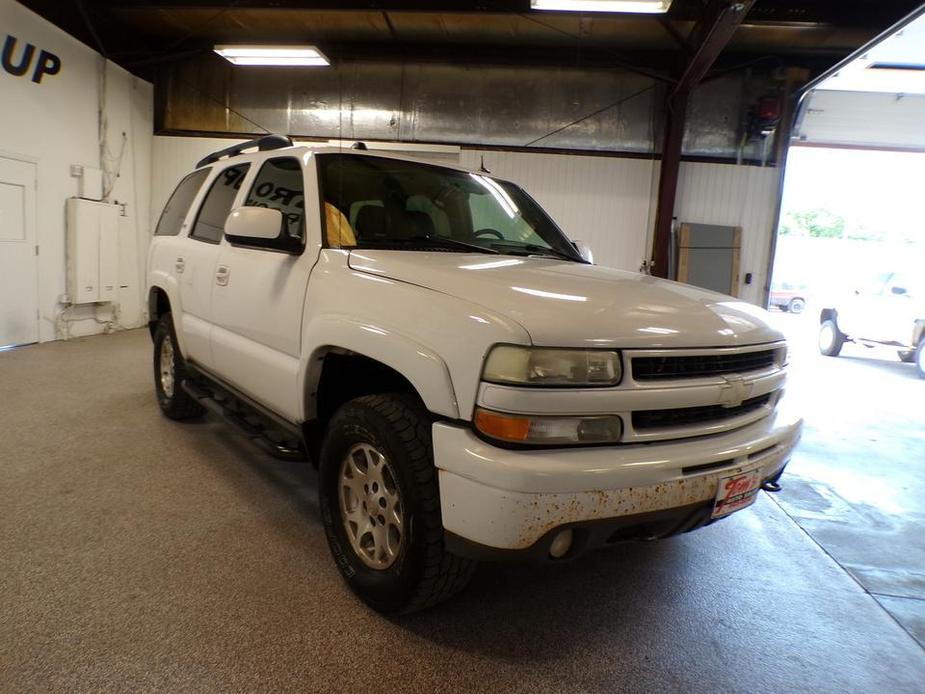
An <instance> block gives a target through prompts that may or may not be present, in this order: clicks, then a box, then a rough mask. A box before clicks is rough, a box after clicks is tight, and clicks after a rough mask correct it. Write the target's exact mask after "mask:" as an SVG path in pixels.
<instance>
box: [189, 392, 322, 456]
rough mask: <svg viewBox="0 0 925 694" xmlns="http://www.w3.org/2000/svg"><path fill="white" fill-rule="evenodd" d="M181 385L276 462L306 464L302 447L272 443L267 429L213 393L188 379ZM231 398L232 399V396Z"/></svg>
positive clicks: (305, 454)
mask: <svg viewBox="0 0 925 694" xmlns="http://www.w3.org/2000/svg"><path fill="white" fill-rule="evenodd" d="M181 385H182V387H183V390H185V391H186V392H187V393H189V395H190V396H191V397H193V398H195V399H196V401H197V402H198V403H199V404H200V405H202V406H203V407H205V408H206V409H207V410H209V411H210V412H213V413H215V414H217V415H218V416H219V417H221V418H222V419H224V420H226V421H227V422H229V423H231V424H233V425H234V426H236V427H237V428H238V429H239V430H240V431H241V432H242V433H244V435H245V436H247V438H248V439H249V440H250V441H251V443H253V444H254V445H255V446H257V447H258V448H260V449H261V450H262V451H264V452H265V453H268V454H269V455H271V456H273V457H274V458H276V459H278V460H285V461H288V462H291V463H305V462H308V459H309V458H308V454H307V453H306V452H305V449H304V448H303V447H301V446H298V447H295V448H293V447H290V446H286V445H283V444H281V443H278V442H276V441H273V440H272V439H271V438H270V437H269V436H268V432H267V428H268V427H265V426H263V425H261V424H254V423H252V422H248V421H247V419H245V418H244V417H243V416H242V415H241V413H239V412H235V411H234V410H232V409H231V408H229V407H226V406H225V405H223V404H222V403H220V402H219V401H218V400H216V399H215V396H214V395H213V393H211V392H209V390H207V389H206V388H204V387H202V386H200V385H199V384H197V383H194V382H193V381H191V380H189V379H184V380H183V383H182V384H181ZM232 397H233V398H234V396H232ZM234 399H235V400H236V401H237V402H238V403H241V404H244V405H247V403H246V402H243V401H242V400H241V399H240V398H234ZM254 414H255V416H256V417H258V418H259V417H260V413H259V412H257V411H256V410H254ZM290 433H291V432H290Z"/></svg>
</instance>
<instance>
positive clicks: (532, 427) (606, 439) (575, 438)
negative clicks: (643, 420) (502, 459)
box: [475, 407, 623, 444]
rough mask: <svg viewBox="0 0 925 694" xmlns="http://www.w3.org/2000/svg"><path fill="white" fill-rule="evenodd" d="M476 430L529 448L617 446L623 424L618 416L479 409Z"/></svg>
mask: <svg viewBox="0 0 925 694" xmlns="http://www.w3.org/2000/svg"><path fill="white" fill-rule="evenodd" d="M475 428H476V429H478V430H479V431H480V432H482V433H483V434H485V435H486V436H489V437H491V438H493V439H498V440H499V441H506V442H508V443H526V444H570V443H584V444H589V443H616V442H618V441H619V440H620V437H621V436H622V435H623V421H622V420H621V419H620V418H619V417H617V416H616V415H604V416H591V417H537V416H534V415H515V414H506V413H502V412H493V411H491V410H483V409H482V408H481V407H477V408H476V409H475Z"/></svg>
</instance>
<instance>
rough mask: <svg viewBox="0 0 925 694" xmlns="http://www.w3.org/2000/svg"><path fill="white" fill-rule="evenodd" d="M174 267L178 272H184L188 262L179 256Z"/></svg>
mask: <svg viewBox="0 0 925 694" xmlns="http://www.w3.org/2000/svg"><path fill="white" fill-rule="evenodd" d="M173 267H174V269H175V270H176V271H177V274H183V269H184V268H185V267H186V262H185V261H184V260H183V258H177V262H175V263H174V265H173Z"/></svg>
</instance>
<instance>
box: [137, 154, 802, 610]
mask: <svg viewBox="0 0 925 694" xmlns="http://www.w3.org/2000/svg"><path fill="white" fill-rule="evenodd" d="M253 148H256V150H257V151H254V152H251V153H245V150H248V149H253ZM581 247H582V246H581V244H579V243H578V242H575V243H573V242H571V241H569V239H568V238H566V236H565V235H564V234H563V233H562V231H561V230H560V229H559V228H558V227H557V226H556V225H555V223H554V222H553V221H552V220H551V219H550V218H549V217H548V216H547V215H546V213H545V212H544V211H543V210H542V209H541V208H540V207H539V205H537V203H536V202H534V201H533V199H532V198H530V197H529V196H528V195H527V194H526V193H525V192H524V191H523V190H522V189H521V188H519V187H517V186H516V185H514V184H512V183H508V182H506V181H502V180H499V179H496V178H492V177H491V176H489V175H486V174H484V173H481V172H476V171H468V170H465V169H461V168H458V167H453V166H444V165H435V164H433V163H426V162H421V161H416V160H413V159H409V158H406V157H398V156H390V155H386V154H379V153H372V152H369V151H363V149H337V148H311V147H302V146H300V147H293V146H291V143H290V142H289V141H288V140H287V139H286V138H282V137H280V136H270V137H266V138H262V139H260V140H256V141H253V142H248V143H244V144H242V145H240V146H239V147H234V148H230V149H229V150H225V151H222V152H218V153H216V154H214V155H211V156H210V157H207V158H206V159H205V160H203V161H202V162H200V164H199V166H198V168H197V169H196V170H195V171H193V172H192V173H191V174H189V175H188V176H187V177H186V178H184V179H183V180H182V181H181V182H180V184H179V186H178V187H177V189H176V191H175V192H174V194H173V196H172V197H171V198H170V200H169V202H168V203H167V206H166V208H165V210H164V212H163V214H162V216H161V219H160V222H159V223H158V226H157V231H156V235H155V237H154V239H153V241H152V243H151V248H150V252H149V258H148V283H149V287H150V299H149V311H150V321H151V322H150V325H151V333H152V336H153V338H154V375H155V385H156V390H157V397H158V401H159V402H160V406H161V408H162V410H163V412H164V413H165V414H166V415H167V416H168V417H171V418H175V419H183V418H186V417H192V416H195V415H199V414H201V413H202V411H203V408H204V407H207V408H210V409H212V410H214V411H216V412H218V413H219V414H221V415H223V416H224V417H226V418H227V419H229V420H230V421H232V422H233V423H235V424H237V425H239V426H241V427H242V428H243V429H244V430H245V431H247V432H248V433H249V434H250V435H251V436H252V437H253V439H254V440H255V441H256V442H258V443H260V444H262V445H264V446H265V447H266V448H267V449H268V450H270V451H271V452H272V453H274V454H275V455H278V456H281V457H286V458H290V459H292V458H297V459H306V460H311V461H313V462H314V463H316V464H317V465H318V467H319V473H320V474H319V494H320V500H321V508H322V515H323V518H324V524H325V528H326V532H327V536H328V541H329V544H330V548H331V552H332V554H333V555H334V559H335V561H336V563H337V566H338V567H339V569H340V570H341V572H342V574H343V576H344V578H345V579H346V581H347V582H348V583H349V585H350V586H351V588H353V590H355V591H356V592H357V594H359V596H360V597H361V598H362V599H363V600H365V601H366V602H368V603H369V604H370V605H372V606H373V607H375V608H376V609H378V610H381V611H383V612H389V613H394V612H407V611H412V610H415V609H420V608H422V607H425V606H427V605H431V604H433V603H435V602H438V601H439V600H441V599H444V598H446V597H447V596H449V595H451V594H452V593H454V592H455V591H457V590H459V589H460V588H461V587H462V586H463V585H464V584H465V582H466V580H467V579H468V577H469V575H470V573H471V569H472V567H473V565H474V561H475V560H477V559H482V558H495V559H497V558H514V559H516V558H527V559H534V560H538V561H563V560H567V559H570V558H572V557H575V556H577V555H579V554H580V553H581V552H583V551H584V550H586V549H589V548H593V547H602V546H607V545H611V544H614V543H617V542H619V541H622V540H631V539H654V538H662V537H667V536H669V535H673V534H676V533H681V532H686V531H689V530H692V529H695V528H698V527H700V526H703V525H706V524H709V523H711V522H713V521H714V520H716V519H718V518H721V517H724V516H726V515H728V514H730V513H732V512H733V511H736V510H738V509H741V508H743V507H745V506H748V505H749V504H750V503H751V502H752V501H753V500H754V499H755V496H756V494H757V492H758V490H759V489H760V488H761V487H762V486H764V487H766V488H773V487H775V486H776V480H777V478H778V477H779V476H780V474H781V472H782V471H783V469H784V466H785V465H786V463H787V461H788V460H789V458H790V454H791V451H792V449H793V447H794V445H795V444H796V442H797V440H798V437H799V434H800V428H801V424H802V422H801V419H800V418H799V416H797V415H795V414H794V413H793V412H792V410H791V409H790V408H789V407H787V406H786V404H785V398H784V381H785V377H786V362H787V348H786V345H785V343H784V340H783V338H782V336H781V335H780V333H778V332H777V331H775V330H773V329H772V328H770V327H769V326H768V324H767V323H766V322H765V317H766V313H765V311H763V310H762V309H759V308H756V307H755V306H752V305H750V304H746V303H743V302H740V301H736V300H735V299H732V298H730V297H726V296H722V295H720V294H714V293H712V292H706V291H702V290H700V289H696V288H694V287H690V286H686V285H682V284H676V283H674V282H667V281H663V280H659V279H655V278H652V277H647V276H643V275H638V274H634V273H630V272H622V271H617V270H612V269H607V268H603V267H598V266H595V265H592V264H591V263H590V262H588V260H586V259H585V258H584V257H583V256H582V254H581V253H580V252H579V250H578V249H579V248H581Z"/></svg>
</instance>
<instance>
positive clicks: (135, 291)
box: [0, 0, 153, 341]
mask: <svg viewBox="0 0 925 694" xmlns="http://www.w3.org/2000/svg"><path fill="white" fill-rule="evenodd" d="M0 26H2V27H3V31H4V34H9V35H11V36H15V37H16V38H17V44H16V52H15V54H14V55H15V60H16V61H17V62H18V61H19V60H20V59H21V56H22V55H23V51H24V50H25V45H26V44H27V43H28V44H32V45H33V46H34V56H35V57H34V58H33V62H32V65H33V66H34V65H35V61H36V60H37V58H38V55H39V52H40V51H42V50H44V51H48V52H50V53H53V54H54V55H56V56H58V57H59V58H60V60H61V69H60V72H58V74H54V75H45V76H44V77H43V78H42V79H41V81H40V82H38V83H36V82H34V81H32V79H31V77H32V75H33V71H32V69H30V70H29V71H27V72H26V74H24V75H23V76H20V77H17V76H14V75H11V74H9V73H8V72H7V71H5V70H2V69H0V152H3V153H4V154H6V155H7V156H10V157H12V158H21V159H24V160H26V161H34V162H36V164H37V167H36V169H37V178H38V181H37V189H36V230H37V243H38V245H39V261H38V268H39V270H38V271H39V313H40V323H39V339H40V340H42V341H46V340H53V339H55V337H56V328H57V327H58V326H59V320H58V319H59V315H60V313H61V310H62V308H63V306H62V305H61V304H60V303H59V298H60V296H61V295H62V294H63V293H65V291H66V286H65V283H66V277H65V255H66V250H65V238H66V235H65V200H67V199H68V198H69V197H72V196H76V195H80V194H85V195H86V194H88V193H89V190H90V187H91V186H89V185H87V186H83V185H82V184H81V180H80V179H79V178H75V177H72V176H71V174H70V167H71V165H72V164H78V165H81V166H83V167H84V171H85V172H86V173H87V176H88V179H89V177H90V175H91V174H92V172H93V171H94V170H97V169H99V168H100V148H99V121H98V109H99V104H100V99H99V92H100V70H101V68H102V65H103V59H102V57H101V56H100V55H99V54H98V53H96V52H95V51H93V50H92V49H91V48H89V47H87V46H85V45H84V44H82V43H81V42H79V41H77V40H76V39H74V38H73V37H71V36H69V35H68V34H66V33H65V32H64V31H62V30H60V29H58V28H57V27H55V26H54V25H53V24H51V23H50V22H48V21H46V20H44V19H42V18H41V17H39V16H38V15H37V14H35V13H33V12H31V11H30V10H28V9H26V8H25V7H24V6H22V5H20V4H19V3H17V2H14V1H13V0H0ZM152 93H153V88H152V86H151V84H149V83H148V82H145V81H143V80H140V79H138V78H136V77H133V76H132V75H131V74H129V73H128V72H126V71H125V70H123V69H122V68H120V67H118V66H116V65H115V64H114V63H108V64H107V78H106V93H105V103H106V106H105V112H104V116H105V118H106V120H107V121H108V131H107V141H106V145H107V152H108V155H109V157H110V161H109V162H108V166H109V168H110V169H111V170H112V171H113V172H115V170H116V169H118V172H119V176H118V178H116V179H115V181H114V185H113V190H112V195H111V199H113V200H118V201H119V202H120V203H125V205H126V208H125V213H126V217H127V222H125V223H124V224H123V225H122V226H120V233H122V230H124V231H125V232H126V233H129V234H133V235H134V236H135V239H134V241H136V243H135V244H134V246H135V247H136V248H140V249H146V248H147V239H148V238H149V228H148V222H149V218H150V214H149V209H148V208H149V193H150V186H149V175H148V172H149V171H150V168H151V140H152V138H153V106H152V104H153V97H152ZM123 133H124V134H125V138H124V140H123ZM120 154H121V156H120ZM128 245H129V246H131V245H132V244H131V243H129V244H128ZM137 255H138V256H139V257H138V258H137V259H136V260H137V262H138V263H139V265H138V266H137V268H136V267H133V268H131V270H129V269H127V268H126V272H125V273H124V275H123V276H124V277H125V278H128V279H127V281H128V282H130V283H132V284H131V286H127V287H125V288H124V289H123V288H120V290H119V292H118V302H119V304H120V307H121V319H120V322H121V324H122V325H123V326H124V327H131V326H136V325H141V324H142V320H143V310H142V305H143V304H142V299H141V295H142V292H143V291H144V288H143V287H142V286H141V283H140V280H139V279H138V277H137V273H138V270H139V269H140V263H141V259H140V256H141V255H142V253H138V254H137ZM133 262H134V260H133ZM122 270H123V268H120V273H121V272H122ZM68 317H69V320H71V321H72V322H71V329H70V333H71V334H72V335H84V334H89V333H97V332H101V331H102V330H103V327H104V326H103V325H102V324H101V323H100V322H98V321H97V318H98V317H99V316H97V314H96V312H95V311H94V310H92V307H87V308H86V309H83V308H80V307H78V308H75V309H73V310H70V309H69V310H68ZM109 317H111V314H110V316H106V315H103V316H102V317H101V320H102V321H103V322H105V321H106V320H108V318H109Z"/></svg>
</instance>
